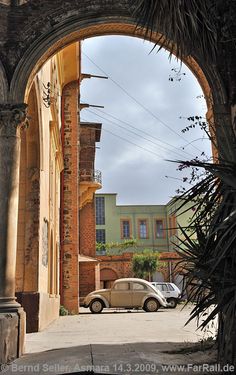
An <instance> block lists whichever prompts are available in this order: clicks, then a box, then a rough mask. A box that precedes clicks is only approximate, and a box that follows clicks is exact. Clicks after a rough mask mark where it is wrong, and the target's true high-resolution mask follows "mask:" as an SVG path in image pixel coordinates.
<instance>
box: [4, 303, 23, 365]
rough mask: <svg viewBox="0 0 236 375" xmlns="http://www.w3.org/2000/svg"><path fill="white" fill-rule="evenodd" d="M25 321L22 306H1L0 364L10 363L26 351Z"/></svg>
mask: <svg viewBox="0 0 236 375" xmlns="http://www.w3.org/2000/svg"><path fill="white" fill-rule="evenodd" d="M11 310H12V311H11ZM25 323H26V316H25V312H24V310H23V308H22V307H17V308H12V309H10V308H7V309H3V308H0V338H1V339H0V364H6V363H10V362H12V361H14V360H15V359H16V358H19V357H20V356H21V355H22V354H23V353H24V343H25V327H26V324H25Z"/></svg>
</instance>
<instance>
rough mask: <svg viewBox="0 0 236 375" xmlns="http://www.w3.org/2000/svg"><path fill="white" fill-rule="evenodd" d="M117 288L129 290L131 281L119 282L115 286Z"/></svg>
mask: <svg viewBox="0 0 236 375" xmlns="http://www.w3.org/2000/svg"><path fill="white" fill-rule="evenodd" d="M114 289H115V290H129V283H117V284H115V286H114Z"/></svg>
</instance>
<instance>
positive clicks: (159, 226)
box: [156, 220, 164, 238]
mask: <svg viewBox="0 0 236 375" xmlns="http://www.w3.org/2000/svg"><path fill="white" fill-rule="evenodd" d="M156 238H164V225H163V220H156Z"/></svg>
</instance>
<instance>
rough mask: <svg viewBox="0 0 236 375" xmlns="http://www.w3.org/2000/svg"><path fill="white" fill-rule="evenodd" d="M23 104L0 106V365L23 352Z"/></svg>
mask: <svg viewBox="0 0 236 375" xmlns="http://www.w3.org/2000/svg"><path fill="white" fill-rule="evenodd" d="M26 107H27V106H26V104H16V105H13V104H2V105H0V338H1V340H0V363H7V362H9V361H11V360H13V359H15V358H17V357H19V356H20V355H21V354H22V352H23V346H24V335H25V313H24V311H23V309H22V307H21V305H20V304H19V303H17V302H16V298H15V268H16V244H17V220H18V193H19V168H20V131H21V129H22V127H24V126H25V124H26Z"/></svg>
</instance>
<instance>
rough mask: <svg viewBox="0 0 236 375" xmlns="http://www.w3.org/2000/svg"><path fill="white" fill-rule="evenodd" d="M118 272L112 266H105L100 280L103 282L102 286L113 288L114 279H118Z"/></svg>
mask: <svg viewBox="0 0 236 375" xmlns="http://www.w3.org/2000/svg"><path fill="white" fill-rule="evenodd" d="M118 278H119V277H118V274H117V272H116V271H115V270H113V269H112V268H110V267H109V268H108V267H104V268H102V269H101V272H100V282H101V288H105V289H107V288H111V287H112V285H113V283H114V281H115V280H116V279H118Z"/></svg>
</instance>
